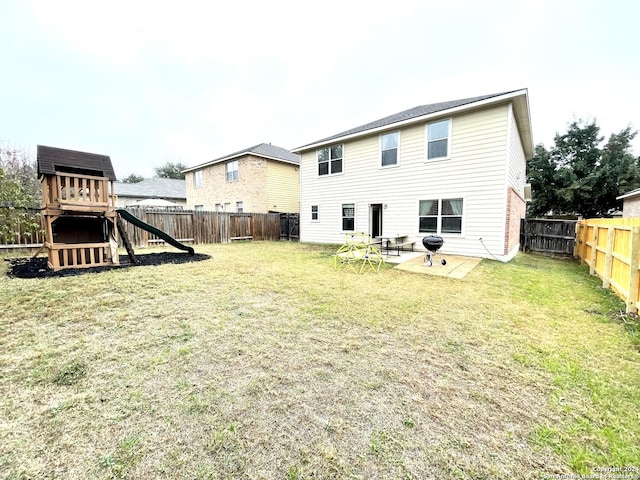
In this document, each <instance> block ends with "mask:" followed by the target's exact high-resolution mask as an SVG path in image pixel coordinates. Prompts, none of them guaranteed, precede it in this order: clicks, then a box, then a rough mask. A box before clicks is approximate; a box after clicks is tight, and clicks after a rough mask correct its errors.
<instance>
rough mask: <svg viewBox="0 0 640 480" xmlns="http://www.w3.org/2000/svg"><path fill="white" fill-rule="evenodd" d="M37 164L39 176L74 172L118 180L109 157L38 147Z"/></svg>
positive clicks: (43, 146)
mask: <svg viewBox="0 0 640 480" xmlns="http://www.w3.org/2000/svg"><path fill="white" fill-rule="evenodd" d="M37 163H38V176H40V175H55V174H56V172H62V171H69V170H72V171H77V173H86V174H87V175H95V176H98V177H107V178H109V180H114V181H115V180H116V174H115V172H114V170H113V165H112V164H111V158H109V157H108V156H107V155H100V154H97V153H88V152H79V151H77V150H67V149H64V148H57V147H47V146H45V145H38V154H37Z"/></svg>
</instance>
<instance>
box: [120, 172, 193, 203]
mask: <svg viewBox="0 0 640 480" xmlns="http://www.w3.org/2000/svg"><path fill="white" fill-rule="evenodd" d="M113 189H114V192H115V194H116V195H118V196H120V197H131V198H173V199H180V200H185V199H186V198H187V186H186V182H185V181H184V180H180V179H174V178H158V177H154V178H145V179H144V180H142V181H141V182H138V183H124V182H115V183H114V184H113Z"/></svg>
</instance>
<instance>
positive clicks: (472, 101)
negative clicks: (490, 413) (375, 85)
mask: <svg viewBox="0 0 640 480" xmlns="http://www.w3.org/2000/svg"><path fill="white" fill-rule="evenodd" d="M508 99H512V100H513V101H514V105H515V110H516V121H517V122H518V125H519V127H520V130H521V137H522V138H521V140H522V143H523V148H524V151H525V154H526V155H527V158H530V157H531V156H532V155H533V139H532V134H531V120H530V116H529V101H528V98H527V90H526V89H523V90H512V91H510V92H502V93H494V94H491V95H481V96H478V97H470V98H463V99H460V100H451V101H447V102H439V103H431V104H429V105H420V106H418V107H413V108H410V109H408V110H404V111H402V112H399V113H395V114H393V115H389V116H387V117H384V118H380V119H379V120H375V121H373V122H369V123H365V124H364V125H360V126H359V127H355V128H351V129H349V130H345V131H344V132H340V133H337V134H335V135H331V136H329V137H325V138H322V139H320V140H316V141H315V142H312V143H309V144H306V145H303V146H301V147H298V148H294V149H293V150H292V151H293V152H296V153H300V152H304V151H307V150H311V149H315V148H318V147H320V146H323V145H326V144H329V143H334V142H336V141H338V140H340V141H342V140H348V139H352V138H356V137H360V136H364V135H370V134H372V133H375V132H377V131H382V130H388V129H389V128H395V127H399V126H404V125H408V124H412V123H417V122H421V121H424V120H427V119H429V118H430V117H435V116H442V115H447V114H453V113H456V112H459V111H461V110H468V109H472V108H477V107H480V106H483V105H487V104H491V103H498V102H502V101H506V100H508Z"/></svg>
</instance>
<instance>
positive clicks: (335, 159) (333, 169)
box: [317, 145, 342, 175]
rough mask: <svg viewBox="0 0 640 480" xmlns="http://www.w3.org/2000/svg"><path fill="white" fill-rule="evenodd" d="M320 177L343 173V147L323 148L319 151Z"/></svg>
mask: <svg viewBox="0 0 640 480" xmlns="http://www.w3.org/2000/svg"><path fill="white" fill-rule="evenodd" d="M317 156H318V175H335V174H336V173H342V145H334V146H333V147H327V148H321V149H320V150H318V151H317Z"/></svg>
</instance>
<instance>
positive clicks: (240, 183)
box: [184, 143, 300, 213]
mask: <svg viewBox="0 0 640 480" xmlns="http://www.w3.org/2000/svg"><path fill="white" fill-rule="evenodd" d="M299 167H300V157H299V156H298V155H296V154H294V153H291V152H290V151H289V150H286V149H284V148H281V147H276V146H274V145H271V144H268V143H261V144H259V145H255V146H253V147H249V148H246V149H244V150H240V151H238V152H235V153H232V154H230V155H226V156H224V157H221V158H217V159H215V160H211V161H209V162H206V163H203V164H200V165H196V166H194V167H190V168H188V169H186V170H184V172H185V180H186V187H187V208H188V209H193V210H206V211H217V212H238V213H242V212H252V213H268V212H288V213H297V212H299V211H300V176H299V175H300V172H299Z"/></svg>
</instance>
